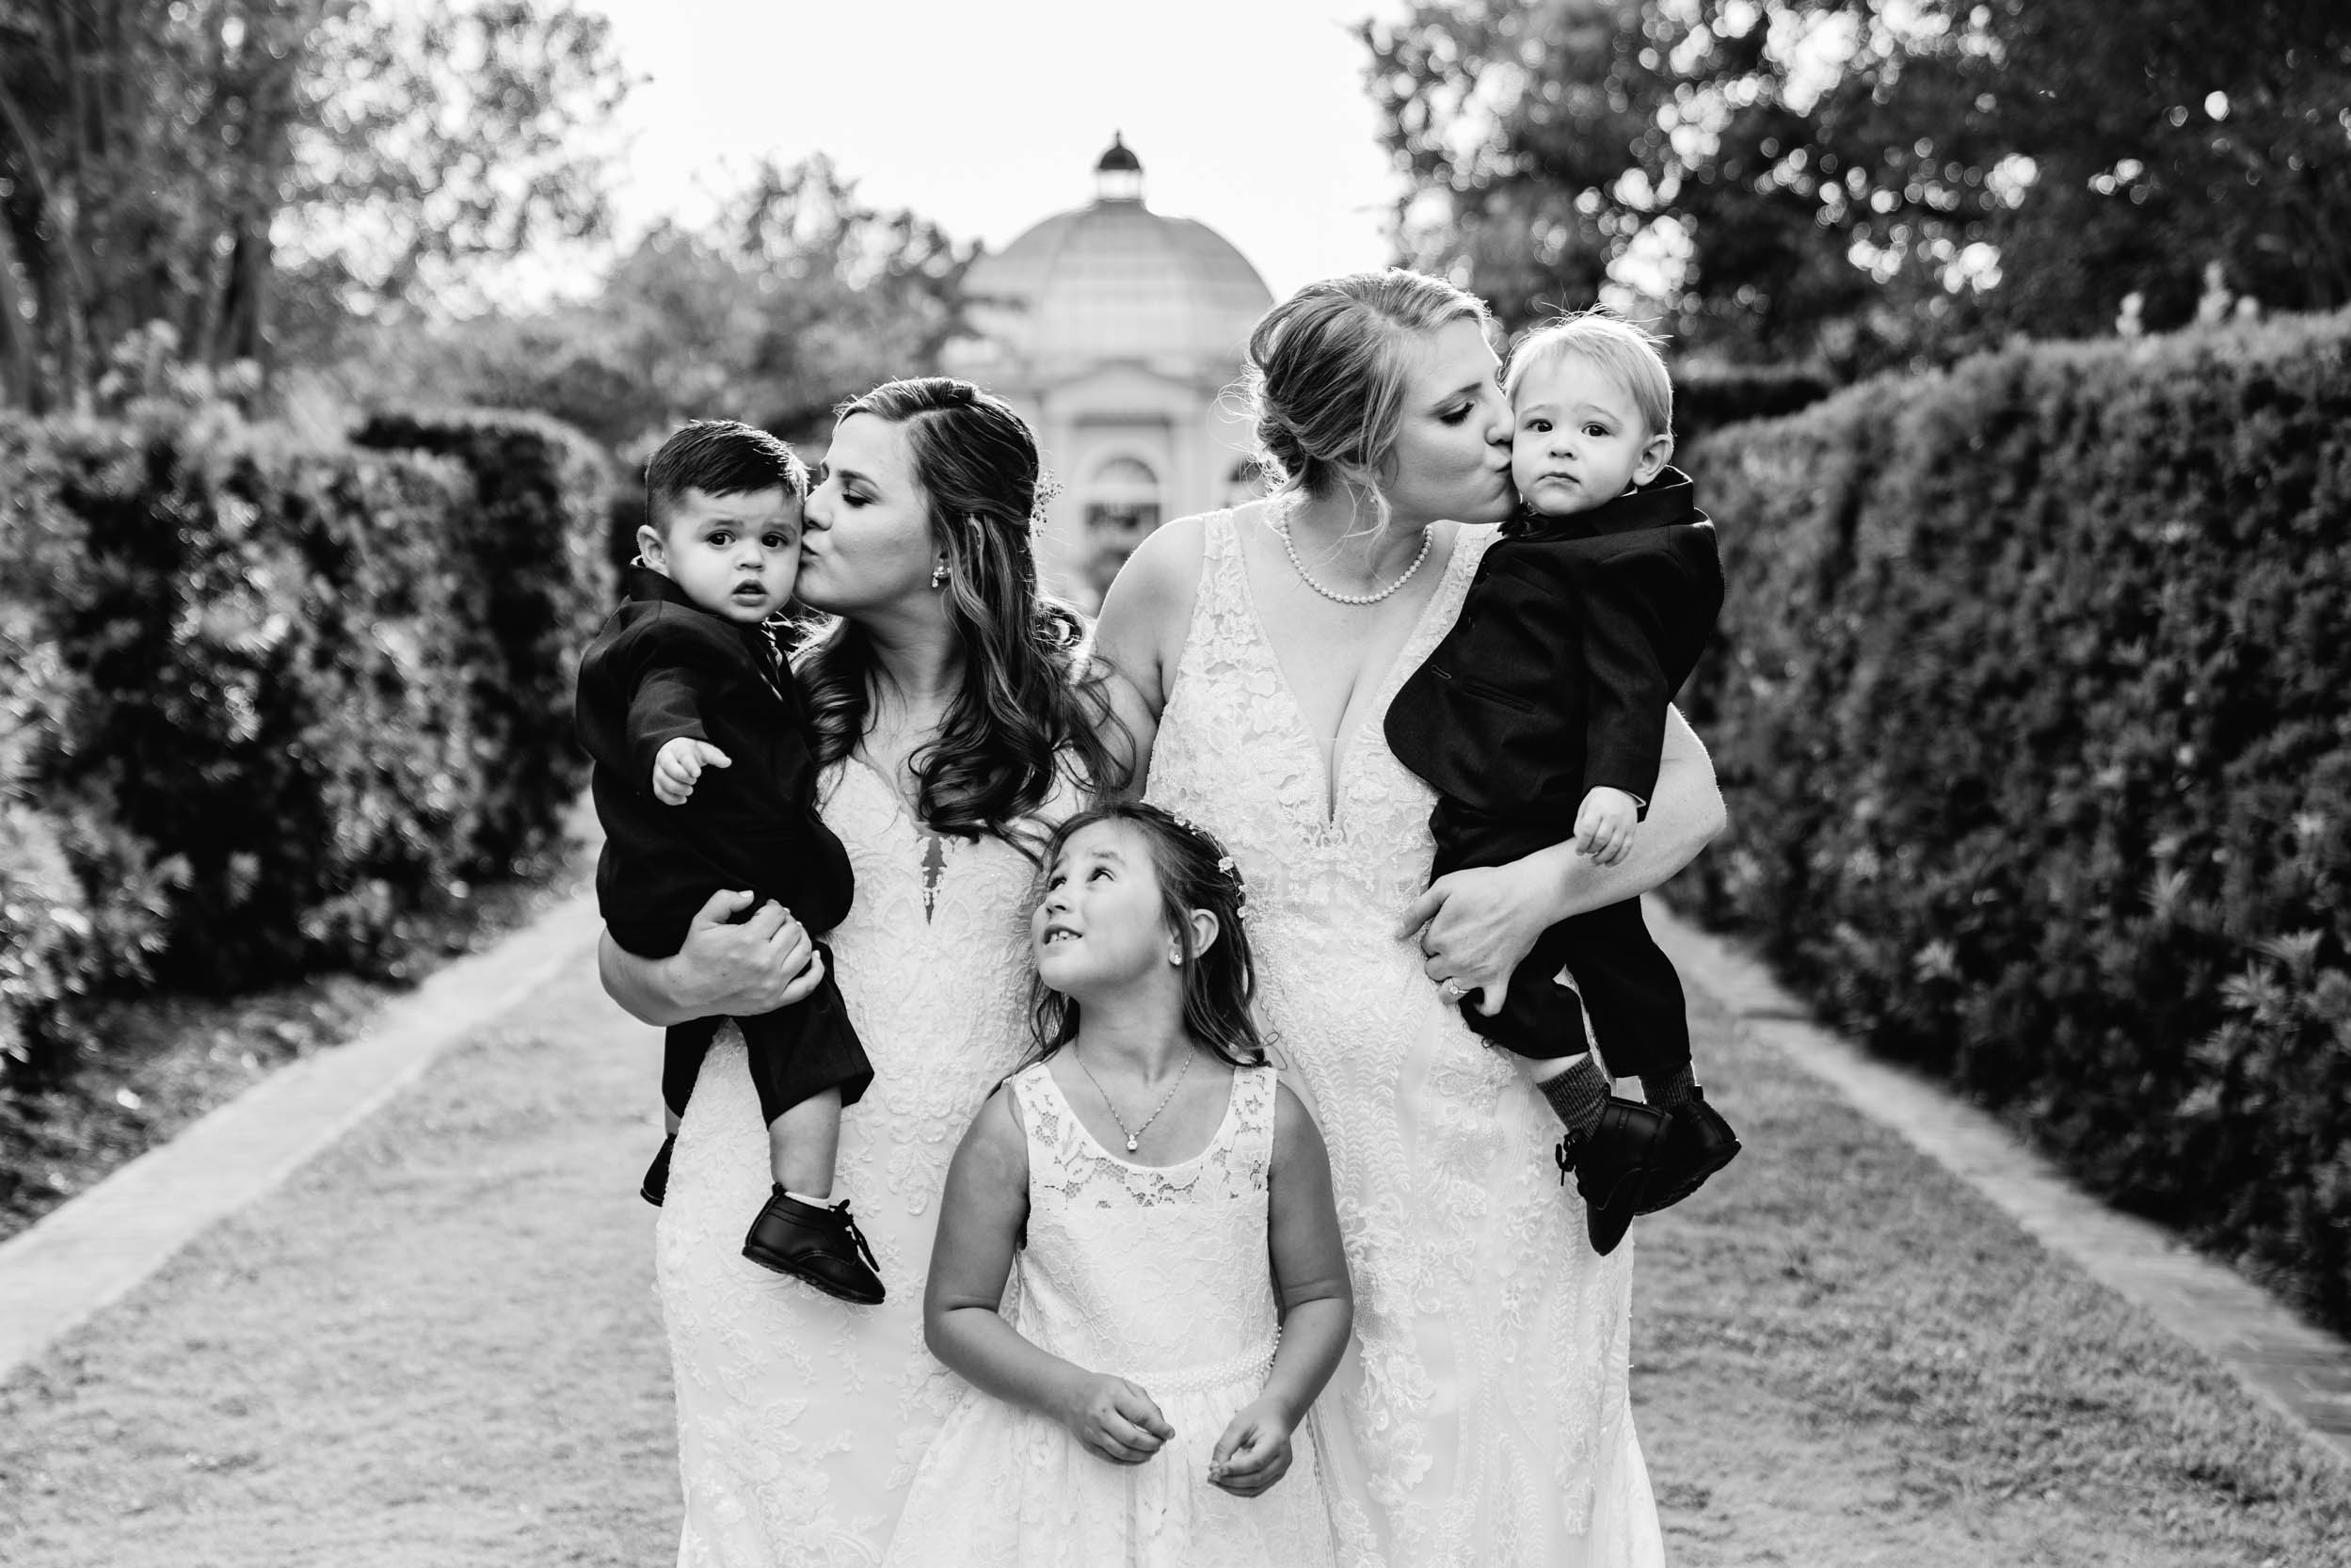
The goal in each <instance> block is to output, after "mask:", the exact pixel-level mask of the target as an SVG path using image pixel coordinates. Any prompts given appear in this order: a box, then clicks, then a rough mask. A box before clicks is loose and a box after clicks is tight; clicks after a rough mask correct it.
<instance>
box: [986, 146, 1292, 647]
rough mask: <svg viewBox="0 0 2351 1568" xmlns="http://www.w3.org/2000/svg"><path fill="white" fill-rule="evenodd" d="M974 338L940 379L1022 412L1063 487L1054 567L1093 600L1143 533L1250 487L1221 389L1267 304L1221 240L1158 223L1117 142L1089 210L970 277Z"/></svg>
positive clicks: (1237, 429) (992, 259)
mask: <svg viewBox="0 0 2351 1568" xmlns="http://www.w3.org/2000/svg"><path fill="white" fill-rule="evenodd" d="M965 288H966V291H967V293H968V295H969V296H970V299H971V307H970V318H971V323H972V326H973V328H974V330H975V331H976V333H977V334H978V336H977V338H976V340H974V339H965V340H959V341H958V342H956V343H955V344H951V345H950V347H949V349H948V351H947V354H946V360H947V365H946V368H947V369H948V370H949V371H951V372H952V374H954V375H957V376H967V377H968V378H970V379H971V380H973V381H977V382H978V383H980V385H982V386H984V387H986V388H987V389H988V390H990V391H991V392H996V393H998V394H999V395H1000V396H1001V397H1003V398H1004V399H1005V400H1006V401H1007V402H1009V403H1011V404H1012V405H1013V407H1015V408H1018V409H1019V410H1020V412H1021V414H1022V415H1023V416H1024V417H1026V418H1027V419H1028V421H1029V423H1030V424H1032V426H1034V427H1035V430H1036V433H1037V440H1039V442H1040V443H1042V445H1043V446H1044V448H1045V461H1046V465H1047V467H1048V468H1049V469H1050V470H1051V471H1052V472H1053V473H1054V474H1055V475H1056V476H1057V477H1058V478H1059V479H1060V480H1061V481H1062V484H1063V485H1064V490H1063V493H1062V494H1061V496H1060V497H1059V498H1057V499H1056V500H1055V501H1054V502H1053V503H1052V504H1051V506H1050V507H1049V508H1048V516H1047V520H1046V537H1045V540H1044V544H1045V562H1046V568H1047V570H1048V574H1049V576H1050V578H1051V579H1052V581H1053V582H1054V583H1055V584H1056V585H1057V586H1058V587H1060V588H1061V589H1062V590H1063V591H1064V592H1065V593H1067V594H1069V595H1070V596H1071V597H1072V598H1074V599H1077V600H1080V602H1083V603H1086V604H1089V605H1091V604H1094V603H1096V602H1098V601H1099V600H1100V598H1101V594H1102V590H1103V589H1104V588H1105V587H1107V586H1108V585H1109V584H1110V580H1111V578H1112V576H1113V575H1115V574H1116V572H1117V570H1118V568H1119V565H1120V564H1121V563H1122V562H1124V561H1125V560H1126V559H1127V557H1128V554H1130V553H1131V552H1133V550H1134V548H1135V546H1136V545H1137V544H1139V543H1140V542H1142V539H1143V536H1144V535H1145V534H1148V533H1149V532H1151V530H1152V529H1154V528H1157V527H1158V526H1159V525H1160V523H1161V522H1162V521H1164V520H1166V519H1168V518H1172V517H1181V516H1183V515H1184V514H1186V513H1189V512H1197V511H1204V510H1206V509H1207V508H1209V507H1213V506H1221V505H1224V504H1227V503H1228V502H1230V501H1232V500H1234V499H1235V498H1236V497H1238V496H1239V495H1244V494H1252V493H1255V488H1256V487H1255V479H1254V477H1253V473H1252V470H1251V466H1250V464H1249V461H1248V451H1249V445H1250V440H1249V427H1248V424H1247V422H1246V421H1245V420H1244V419H1242V418H1241V417H1240V416H1239V413H1238V411H1237V410H1236V409H1235V408H1233V407H1232V406H1231V402H1230V400H1229V399H1226V398H1225V397H1224V396H1223V394H1224V392H1225V391H1226V389H1227V388H1229V387H1230V386H1231V385H1232V384H1233V382H1234V381H1235V379H1236V378H1237V377H1238V376H1239V374H1240V358H1241V350H1242V348H1243V346H1244V345H1245V344H1246V343H1247V341H1248V337H1249V328H1251V327H1252V326H1254V325H1255V322H1256V320H1257V318H1258V317H1259V316H1261V315H1263V314H1264V313H1265V312H1266V311H1267V310H1268V309H1269V308H1270V307H1271V305H1272V303H1273V296H1271V294H1269V293H1267V292H1266V286H1265V281H1264V280H1263V279H1261V278H1259V277H1258V276H1257V269H1256V268H1255V267H1254V266H1251V265H1250V264H1249V261H1248V259H1247V258H1246V257H1244V256H1243V255H1241V253H1240V252H1239V251H1238V250H1236V249H1234V248H1233V247H1232V244H1231V242H1229V241H1227V240H1226V239H1225V238H1224V237H1223V235H1221V234H1219V233H1218V232H1216V231H1215V230H1213V229H1210V228H1208V227H1207V225H1206V224H1202V223H1195V222H1193V221H1192V220H1191V219H1190V218H1183V217H1168V216H1162V215H1160V214H1159V213H1155V212H1153V211H1152V210H1151V209H1150V208H1149V207H1147V206H1145V205H1144V200H1143V165H1142V163H1141V162H1140V161H1139V160H1138V159H1137V158H1136V157H1135V155H1134V153H1133V152H1129V151H1128V147H1127V144H1126V141H1125V140H1124V138H1123V137H1118V136H1113V137H1112V141H1111V147H1110V151H1109V152H1105V153H1103V154H1102V158H1101V161H1100V162H1099V163H1097V164H1096V166H1095V200H1094V203H1093V205H1091V206H1088V207H1081V208H1080V209H1079V210H1077V211H1076V212H1068V213H1060V214H1057V215H1055V216H1052V217H1048V218H1047V219H1046V220H1045V221H1044V222H1042V223H1039V224H1037V225H1036V226H1035V227H1033V228H1032V229H1030V230H1029V231H1028V232H1025V233H1023V234H1022V235H1021V236H1020V237H1019V238H1018V239H1016V240H1014V241H1013V242H1012V244H1010V245H1008V246H1006V247H1005V248H1003V249H1002V250H1000V251H997V252H995V253H993V254H990V255H986V256H983V257H982V258H981V259H980V260H979V261H978V262H977V263H975V264H973V265H972V268H971V271H970V272H969V273H968V275H967V276H966V280H965Z"/></svg>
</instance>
